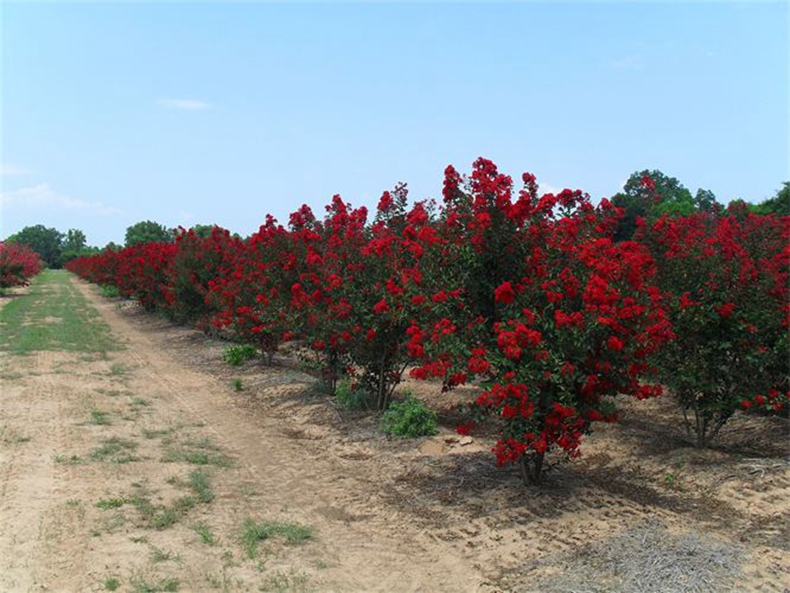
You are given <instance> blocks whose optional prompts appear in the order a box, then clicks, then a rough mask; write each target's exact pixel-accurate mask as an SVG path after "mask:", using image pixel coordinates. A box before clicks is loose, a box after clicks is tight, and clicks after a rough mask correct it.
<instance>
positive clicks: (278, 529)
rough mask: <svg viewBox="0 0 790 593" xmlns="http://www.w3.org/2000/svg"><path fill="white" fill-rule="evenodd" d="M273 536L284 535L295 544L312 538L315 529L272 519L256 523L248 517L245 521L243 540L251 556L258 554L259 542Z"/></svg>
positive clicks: (283, 536) (288, 542) (286, 539)
mask: <svg viewBox="0 0 790 593" xmlns="http://www.w3.org/2000/svg"><path fill="white" fill-rule="evenodd" d="M272 537H282V538H284V539H285V542H286V543H287V544H289V545H294V544H298V543H301V542H303V541H305V540H308V539H310V538H312V537H313V530H312V529H310V528H309V527H303V526H302V525H296V524H294V523H279V522H272V521H264V522H262V523H256V522H255V521H253V520H252V519H247V520H246V521H245V522H244V530H243V532H242V536H241V542H242V545H243V547H244V549H245V551H246V552H247V555H248V556H249V557H250V558H255V556H256V555H257V553H258V543H259V542H262V541H265V540H267V539H270V538H272Z"/></svg>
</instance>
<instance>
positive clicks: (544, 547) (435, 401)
mask: <svg viewBox="0 0 790 593" xmlns="http://www.w3.org/2000/svg"><path fill="white" fill-rule="evenodd" d="M73 282H74V283H75V284H77V285H78V286H79V288H80V290H81V291H82V293H83V294H84V295H85V296H86V297H88V299H89V300H90V302H91V303H92V304H93V305H94V306H95V307H96V308H97V309H98V310H99V312H100V314H101V317H102V318H103V320H104V321H105V322H106V323H107V324H108V325H109V326H110V327H111V329H112V332H113V335H114V336H115V337H116V338H117V339H118V340H119V341H120V342H121V343H122V344H123V345H125V347H126V349H125V350H122V351H118V352H110V353H108V354H106V355H104V356H101V355H96V356H92V355H85V354H79V353H66V352H37V353H34V354H32V355H30V356H25V357H13V358H11V357H4V359H3V362H2V373H0V386H1V387H2V391H1V392H0V430H2V434H0V590H3V591H32V590H36V591H38V590H58V591H85V590H96V591H101V590H106V589H107V588H110V586H111V585H112V584H113V583H111V582H109V581H108V579H112V578H117V579H118V583H119V585H120V589H119V590H137V591H146V590H157V589H159V590H168V588H170V589H171V590H172V589H174V588H178V589H179V590H188V591H206V590H214V589H216V590H230V591H235V590H241V591H244V590H321V591H511V590H512V591H695V590H696V591H723V590H734V591H751V590H754V591H787V590H788V589H790V569H788V565H787V562H786V558H787V552H788V547H790V527H789V526H790V498H789V497H788V494H790V464H788V457H787V455H788V450H789V449H790V447H789V440H788V432H787V429H788V427H787V423H786V422H785V421H782V420H769V419H763V418H747V417H741V416H739V417H737V418H735V419H734V420H733V422H732V425H731V426H730V427H729V429H728V430H727V432H726V433H725V434H724V435H723V438H722V443H721V445H720V446H719V448H717V449H715V450H712V451H697V450H695V449H693V448H690V447H689V446H688V445H687V444H686V442H685V441H684V439H683V437H682V434H681V432H680V431H679V430H678V428H677V426H676V424H677V414H676V413H675V411H674V410H673V408H672V406H671V402H670V401H668V400H667V401H661V400H658V401H652V402H635V403H632V402H627V401H623V402H620V403H619V407H620V409H621V414H622V417H623V421H622V423H621V424H619V425H612V426H604V427H601V428H600V429H599V430H598V431H597V432H596V433H595V434H594V435H592V436H591V437H590V438H589V439H588V440H587V442H586V443H585V447H584V456H583V457H582V458H581V459H580V460H578V461H575V462H573V463H571V464H563V465H560V466H558V467H557V468H556V469H555V470H554V471H553V472H552V473H551V474H550V475H549V478H548V480H547V483H546V484H545V485H544V486H543V487H541V488H540V489H535V488H525V487H523V486H522V485H521V483H520V481H519V479H518V476H517V474H516V472H514V471H512V470H510V469H499V468H496V467H495V465H494V463H493V456H492V454H491V453H490V452H489V449H490V447H491V444H492V443H491V441H490V440H488V439H485V438H476V439H460V438H459V437H457V435H454V434H453V433H452V431H451V429H450V428H449V427H450V426H451V420H452V418H453V414H454V413H453V411H452V407H453V405H454V404H455V403H457V402H458V401H459V400H462V399H463V398H464V397H469V394H468V393H467V394H464V393H459V394H451V395H447V394H445V395H441V394H439V393H438V389H437V387H436V386H435V385H430V384H427V385H426V384H414V383H407V384H406V385H405V386H404V387H405V388H408V389H411V390H412V391H414V392H416V393H417V395H418V396H419V397H421V398H423V399H425V400H427V401H429V402H430V403H431V404H432V405H435V406H436V407H438V408H440V411H441V417H442V418H446V419H447V420H448V427H447V428H443V430H442V433H441V434H440V435H438V436H437V437H432V438H429V439H418V440H406V441H400V440H390V439H386V438H384V437H382V436H380V434H379V433H378V432H377V430H376V419H375V418H374V417H372V416H370V415H361V414H358V413H351V412H346V411H342V410H338V409H336V408H335V406H334V405H333V403H332V401H331V400H330V399H329V398H327V397H325V396H322V395H320V394H319V393H317V392H316V391H315V389H314V386H315V382H314V379H313V378H312V377H311V376H309V375H308V374H306V373H303V372H300V371H299V370H298V369H295V368H292V366H291V365H286V364H284V363H285V362H287V361H281V364H279V365H276V366H273V367H265V366H263V365H262V364H260V363H259V362H251V363H247V364H246V365H245V366H244V367H242V368H241V369H234V368H230V367H228V366H227V365H225V364H224V363H223V362H222V359H221V352H222V350H223V348H224V347H225V344H224V343H222V342H220V341H216V340H211V339H209V338H207V337H205V336H204V335H203V334H201V333H199V332H197V331H195V330H192V329H188V328H183V327H176V326H173V325H172V324H170V323H168V322H166V321H164V320H162V319H159V318H157V317H155V316H151V315H147V314H145V313H143V312H142V311H140V310H139V309H138V308H137V307H134V306H130V305H129V304H128V303H121V302H119V301H110V300H106V299H103V298H101V297H100V296H98V294H97V291H96V290H95V289H94V288H93V287H90V286H88V285H87V284H84V283H82V282H79V281H77V280H73ZM236 378H239V379H241V381H242V385H243V390H242V391H235V390H234V389H233V386H232V382H233V380H234V379H236ZM97 413H98V415H97ZM97 419H103V420H97ZM108 439H110V440H109V441H108ZM112 439H115V441H113V440H112ZM118 439H121V440H120V441H119V440H118ZM206 439H208V440H206ZM112 442H115V443H121V444H122V446H121V450H120V451H116V452H115V453H110V454H106V455H105V454H104V452H106V451H107V450H108V449H107V445H108V443H112ZM130 443H131V444H130ZM102 447H104V448H102ZM196 448H197V449H199V451H198V452H202V453H206V454H207V455H208V458H209V460H210V461H211V463H209V465H206V466H202V465H201V466H198V465H194V464H190V463H187V462H186V461H184V458H183V456H182V457H181V458H179V457H178V453H179V452H181V453H183V452H184V451H192V452H196ZM168 455H170V456H171V458H172V456H173V455H175V457H176V459H181V460H180V461H179V460H176V461H169V462H168V461H165V460H166V459H168ZM212 456H213V457H212ZM225 460H227V461H228V463H227V464H226V463H225ZM193 461H194V460H193ZM196 468H197V469H200V470H204V469H206V468H208V470H210V480H211V483H212V489H213V494H214V498H213V500H211V501H210V502H205V503H203V502H200V503H198V504H193V505H192V506H191V507H189V508H186V509H181V510H179V511H178V512H174V518H173V521H172V523H169V524H167V525H165V526H162V525H159V524H154V523H153V522H152V515H151V513H150V512H148V513H147V511H146V509H147V508H155V509H159V510H158V511H157V512H159V513H160V514H159V515H156V517H159V516H164V515H163V513H164V512H165V511H167V510H173V509H178V508H179V507H178V505H177V501H178V500H179V498H183V497H184V496H189V495H190V492H191V491H190V489H189V487H188V485H187V484H186V482H187V480H188V478H189V475H190V472H193V471H195V469H196ZM140 500H146V501H148V505H149V506H148V507H146V506H145V505H141V504H140ZM97 503H101V504H102V507H103V508H99V507H97V506H96V505H97ZM248 518H251V519H254V520H255V521H258V522H263V521H268V522H270V523H271V522H276V523H278V524H283V525H285V524H287V525H301V526H305V527H308V528H310V529H311V530H312V533H313V535H312V537H311V538H310V539H307V540H306V541H303V542H301V543H298V544H296V543H294V544H289V543H288V542H287V541H286V540H284V539H283V538H281V537H272V538H271V539H268V540H266V541H262V542H261V543H260V546H259V551H258V553H257V555H256V556H255V557H254V558H251V557H250V555H249V554H248V553H247V551H246V550H245V546H244V545H243V544H242V542H241V541H240V538H241V533H242V530H243V525H244V522H245V520H246V519H248ZM197 524H202V526H204V527H208V528H209V529H210V533H211V534H212V536H213V539H215V540H216V541H215V542H214V543H213V544H208V543H204V540H203V539H202V538H201V537H200V535H199V534H198V533H197V531H196V530H195V529H193V527H195V526H196V525H197Z"/></svg>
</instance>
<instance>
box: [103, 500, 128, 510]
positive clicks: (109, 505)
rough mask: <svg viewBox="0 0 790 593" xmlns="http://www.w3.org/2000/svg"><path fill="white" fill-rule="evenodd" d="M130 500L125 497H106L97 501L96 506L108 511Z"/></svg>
mask: <svg viewBox="0 0 790 593" xmlns="http://www.w3.org/2000/svg"><path fill="white" fill-rule="evenodd" d="M127 502H128V501H127V500H126V499H125V498H118V497H116V498H105V499H102V500H100V501H99V502H97V503H96V507H97V508H99V509H102V510H103V511H106V510H108V509H117V508H120V507H122V506H123V505H125V504H126V503H127Z"/></svg>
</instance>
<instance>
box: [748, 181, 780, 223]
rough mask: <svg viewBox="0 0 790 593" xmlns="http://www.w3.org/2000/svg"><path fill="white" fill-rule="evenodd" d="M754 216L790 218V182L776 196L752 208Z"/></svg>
mask: <svg viewBox="0 0 790 593" xmlns="http://www.w3.org/2000/svg"><path fill="white" fill-rule="evenodd" d="M750 210H751V212H753V213H754V214H762V215H768V214H776V215H777V216H790V181H785V182H784V183H783V184H782V187H781V189H779V190H777V192H776V195H775V196H773V197H772V198H768V199H766V200H764V201H762V202H760V203H759V204H756V205H753V206H751V208H750Z"/></svg>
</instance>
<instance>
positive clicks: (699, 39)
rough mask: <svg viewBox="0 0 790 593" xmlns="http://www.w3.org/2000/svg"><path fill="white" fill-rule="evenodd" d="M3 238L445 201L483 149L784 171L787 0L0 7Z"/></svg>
mask: <svg viewBox="0 0 790 593" xmlns="http://www.w3.org/2000/svg"><path fill="white" fill-rule="evenodd" d="M0 19H1V20H2V31H0V33H1V35H0V37H1V38H2V41H1V43H2V89H0V98H1V99H2V121H1V122H0V129H1V132H0V134H1V137H0V140H1V142H0V150H1V152H0V163H2V176H1V177H0V183H1V184H2V187H1V188H0V191H2V197H1V198H0V200H2V201H1V202H0V204H1V206H2V220H0V225H1V226H0V236H7V235H9V234H11V233H13V232H15V231H17V230H19V229H20V228H22V227H24V226H26V225H31V224H38V223H42V224H45V225H47V226H55V227H57V228H59V229H61V230H64V231H65V230H66V229H67V228H81V229H83V230H84V231H85V232H86V233H87V236H88V242H89V243H91V244H96V245H104V244H106V243H107V242H108V241H116V242H122V240H123V235H124V230H125V228H126V227H127V226H128V225H130V224H132V223H134V222H136V221H138V220H144V219H152V220H156V221H158V222H161V223H163V224H166V225H168V226H176V225H179V224H181V225H184V226H189V225H191V224H195V223H218V224H221V225H223V226H226V227H228V228H230V229H232V230H236V231H239V232H241V233H244V234H246V233H249V232H252V231H254V230H256V229H257V227H258V225H259V224H260V223H261V222H262V221H263V219H264V216H265V215H266V213H269V212H270V213H272V214H274V215H275V216H277V217H278V218H279V219H281V220H287V214H288V213H289V212H291V211H292V210H295V209H296V208H297V207H298V206H299V205H301V204H302V203H307V204H309V205H311V206H312V207H313V208H314V209H315V210H316V211H317V213H318V211H319V210H320V209H321V207H322V206H323V205H324V204H326V203H327V202H328V200H329V199H330V198H331V196H332V195H333V194H335V193H339V194H341V195H342V196H343V197H344V198H346V199H347V200H350V201H351V202H352V203H354V204H367V205H370V206H373V205H375V203H376V201H377V199H378V196H379V195H380V194H381V192H382V191H383V190H385V189H388V188H391V187H392V186H393V185H394V184H395V183H396V182H398V181H405V182H407V183H408V184H409V187H410V189H411V192H412V193H411V196H412V197H413V198H415V199H423V198H426V197H439V196H440V189H441V181H442V171H443V169H444V167H445V166H446V165H447V164H448V163H453V164H454V165H455V166H456V167H457V168H458V169H459V170H461V171H468V169H469V166H470V164H471V163H472V161H473V160H474V159H475V158H476V157H478V156H481V155H482V156H486V157H488V158H491V159H492V160H494V161H495V162H496V163H497V164H498V165H499V166H500V169H501V170H503V171H505V172H507V173H509V174H511V175H512V176H513V177H514V179H517V178H518V176H519V175H520V173H521V172H523V171H531V172H532V173H534V174H536V175H537V177H538V180H539V182H540V183H541V185H542V186H543V189H545V190H552V189H556V188H561V187H571V188H574V189H575V188H579V189H583V190H585V191H587V192H589V193H590V194H591V195H592V196H593V197H594V198H596V199H598V198H601V197H603V196H610V195H612V194H613V193H615V192H617V191H618V189H620V187H621V186H622V183H623V182H624V180H625V179H626V178H627V177H628V175H629V174H630V173H631V172H633V171H635V170H641V169H644V168H651V169H652V168H658V169H661V170H662V171H664V172H665V173H667V174H669V175H673V176H675V177H678V178H679V179H680V180H681V181H682V182H683V183H684V184H685V185H686V186H687V187H689V188H690V189H691V190H692V191H695V190H696V189H697V188H698V187H704V188H707V189H711V190H713V191H714V192H715V193H716V195H717V196H718V198H719V200H720V201H723V202H727V201H729V200H731V199H733V198H735V197H742V198H744V199H747V200H750V201H760V200H761V199H763V198H765V197H768V196H770V195H773V193H774V192H775V190H776V189H778V187H779V186H780V184H781V182H782V181H784V180H787V179H788V177H790V174H789V173H788V103H790V98H789V97H788V7H787V4H786V3H784V2H777V3H760V4H734V3H662V4H643V3H613V4H602V3H568V4H557V3H551V4H549V3H518V4H513V3H510V4H496V5H494V4H481V3H466V4H448V3H439V4H423V3H392V4H372V3H362V4H360V3H344V4H323V3H322V4H291V5H286V4H259V3H238V4H222V3H208V4H203V3H192V4H190V3H173V4H165V5H162V4H154V3H137V4H135V3H113V4H97V3H74V4H23V3H3V4H0Z"/></svg>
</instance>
